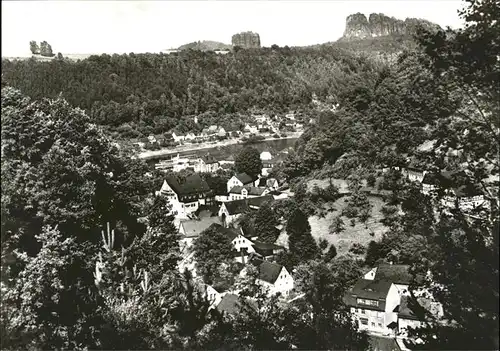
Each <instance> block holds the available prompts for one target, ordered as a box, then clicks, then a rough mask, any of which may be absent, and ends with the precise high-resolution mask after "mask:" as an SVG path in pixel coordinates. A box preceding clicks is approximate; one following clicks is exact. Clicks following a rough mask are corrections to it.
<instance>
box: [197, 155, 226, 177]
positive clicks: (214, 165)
mask: <svg viewBox="0 0 500 351" xmlns="http://www.w3.org/2000/svg"><path fill="white" fill-rule="evenodd" d="M219 168H220V166H219V162H210V161H208V162H207V161H205V160H204V159H202V158H198V159H197V160H195V162H194V171H195V172H200V173H215V172H217V170H218V169H219Z"/></svg>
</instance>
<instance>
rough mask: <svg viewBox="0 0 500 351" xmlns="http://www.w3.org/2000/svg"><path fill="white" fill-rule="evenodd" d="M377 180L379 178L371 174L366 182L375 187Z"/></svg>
mask: <svg viewBox="0 0 500 351" xmlns="http://www.w3.org/2000/svg"><path fill="white" fill-rule="evenodd" d="M376 182H377V178H375V176H374V175H373V174H370V175H369V176H368V177H366V184H367V185H368V186H371V187H374V186H375V183H376Z"/></svg>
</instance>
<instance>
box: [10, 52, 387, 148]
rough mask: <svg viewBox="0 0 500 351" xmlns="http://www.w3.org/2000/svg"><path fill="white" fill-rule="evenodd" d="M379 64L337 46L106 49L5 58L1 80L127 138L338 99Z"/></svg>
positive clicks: (224, 122)
mask: <svg viewBox="0 0 500 351" xmlns="http://www.w3.org/2000/svg"><path fill="white" fill-rule="evenodd" d="M380 65H381V64H380V63H373V62H372V61H370V60H369V59H367V58H365V57H363V56H361V55H359V54H355V53H352V52H349V51H346V50H341V49H337V48H333V47H321V48H315V49H314V48H309V49H307V48H274V49H257V50H239V51H237V52H235V53H230V54H227V55H217V54H215V53H213V52H199V51H190V50H188V51H183V52H180V53H177V54H170V55H165V54H129V55H113V56H109V55H101V56H91V57H89V58H88V59H85V60H81V61H77V62H73V61H69V60H54V61H51V62H39V61H35V60H26V61H12V62H11V61H6V60H3V61H2V72H3V75H2V79H3V81H4V82H5V83H6V84H9V85H11V86H13V87H16V88H19V89H21V90H22V91H23V92H24V93H26V94H27V95H29V96H30V97H32V98H35V99H38V98H42V97H50V98H56V97H58V96H59V94H61V95H62V97H63V98H65V99H67V101H68V102H69V103H70V104H72V105H74V106H78V107H80V108H82V109H84V110H85V111H86V112H87V113H88V114H89V115H90V117H91V118H92V120H93V121H95V122H96V123H98V124H100V125H104V126H108V127H110V128H111V130H114V131H117V132H118V136H120V137H123V138H130V137H138V136H144V135H146V136H147V135H149V134H150V133H155V134H159V133H164V132H166V131H168V130H169V129H171V128H174V127H176V128H177V129H178V130H179V131H180V132H186V131H188V130H193V131H197V129H196V128H203V125H204V123H203V118H200V121H201V125H200V126H195V125H194V123H193V122H192V118H188V117H187V116H192V115H199V114H203V113H210V112H212V113H217V116H218V117H217V118H218V119H219V121H215V122H216V123H217V122H218V123H219V124H221V125H223V126H225V127H227V126H231V125H232V126H233V127H234V124H238V122H240V123H241V119H240V118H238V115H239V114H240V113H243V114H244V113H246V112H247V111H248V110H250V109H258V110H264V111H268V112H284V111H289V110H295V109H304V108H307V107H308V106H309V104H310V103H311V99H312V96H313V94H316V95H317V96H318V97H319V98H320V99H322V100H325V99H326V98H327V97H329V98H330V99H332V100H333V101H336V99H337V97H338V96H340V95H341V94H343V92H344V91H346V90H347V91H348V90H352V86H353V85H356V84H360V83H361V82H364V81H367V80H373V77H374V76H375V75H376V72H377V71H378V70H379V67H378V66H380Z"/></svg>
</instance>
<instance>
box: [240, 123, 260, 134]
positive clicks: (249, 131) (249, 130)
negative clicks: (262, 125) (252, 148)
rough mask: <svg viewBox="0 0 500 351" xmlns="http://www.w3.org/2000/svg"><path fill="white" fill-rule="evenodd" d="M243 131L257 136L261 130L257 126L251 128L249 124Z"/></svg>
mask: <svg viewBox="0 0 500 351" xmlns="http://www.w3.org/2000/svg"><path fill="white" fill-rule="evenodd" d="M243 130H244V131H245V132H247V133H250V134H257V133H258V132H259V129H258V128H257V127H256V126H253V125H252V126H251V125H249V124H247V125H246V126H245V128H243Z"/></svg>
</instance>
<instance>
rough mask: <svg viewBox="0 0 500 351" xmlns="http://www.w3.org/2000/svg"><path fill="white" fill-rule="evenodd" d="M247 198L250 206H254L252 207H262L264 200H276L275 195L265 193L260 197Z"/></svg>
mask: <svg viewBox="0 0 500 351" xmlns="http://www.w3.org/2000/svg"><path fill="white" fill-rule="evenodd" d="M245 200H247V201H248V206H250V208H252V207H260V206H261V205H262V204H263V203H264V202H267V201H272V200H274V197H273V196H272V195H264V196H259V197H252V198H249V199H245Z"/></svg>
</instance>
